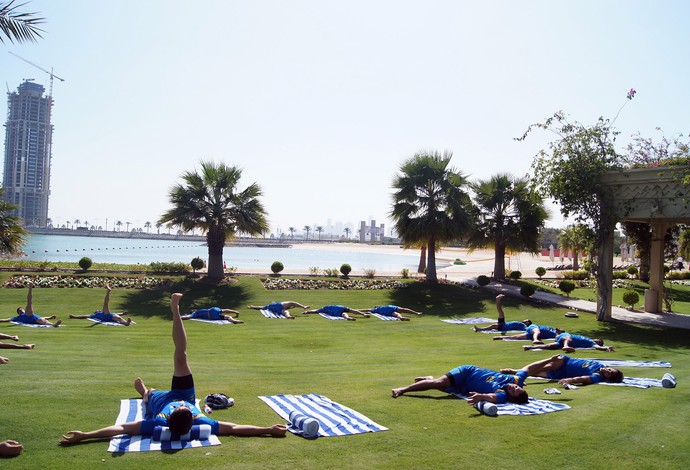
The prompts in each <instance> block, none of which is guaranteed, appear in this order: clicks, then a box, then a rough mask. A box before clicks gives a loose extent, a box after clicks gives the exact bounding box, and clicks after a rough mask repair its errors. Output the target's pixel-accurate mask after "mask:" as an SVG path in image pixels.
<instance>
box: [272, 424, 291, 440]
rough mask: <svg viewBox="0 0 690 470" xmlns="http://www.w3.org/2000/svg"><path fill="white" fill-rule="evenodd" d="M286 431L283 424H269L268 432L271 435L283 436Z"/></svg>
mask: <svg viewBox="0 0 690 470" xmlns="http://www.w3.org/2000/svg"><path fill="white" fill-rule="evenodd" d="M286 432H287V426H285V425H284V424H274V425H273V426H271V430H270V431H269V434H270V435H271V436H273V437H285V433H286Z"/></svg>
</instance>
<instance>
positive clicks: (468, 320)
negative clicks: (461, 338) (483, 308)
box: [441, 317, 496, 325]
mask: <svg viewBox="0 0 690 470" xmlns="http://www.w3.org/2000/svg"><path fill="white" fill-rule="evenodd" d="M441 321H442V322H446V323H454V324H457V325H477V324H479V323H496V320H494V319H492V318H483V317H479V318H451V319H448V320H441Z"/></svg>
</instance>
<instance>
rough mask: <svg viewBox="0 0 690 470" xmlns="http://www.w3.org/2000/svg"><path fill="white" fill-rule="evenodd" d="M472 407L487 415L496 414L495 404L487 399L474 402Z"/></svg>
mask: <svg viewBox="0 0 690 470" xmlns="http://www.w3.org/2000/svg"><path fill="white" fill-rule="evenodd" d="M474 407H475V408H476V409H477V410H479V411H481V412H482V413H484V414H485V415H487V416H496V415H497V414H498V408H497V407H496V405H495V404H493V403H491V402H488V401H480V402H477V403H475V404H474Z"/></svg>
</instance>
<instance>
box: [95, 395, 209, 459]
mask: <svg viewBox="0 0 690 470" xmlns="http://www.w3.org/2000/svg"><path fill="white" fill-rule="evenodd" d="M196 402H197V403H196V404H197V406H199V400H197V401H196ZM144 412H145V405H144V401H143V400H141V399H133V398H132V399H129V400H121V401H120V413H119V414H118V415H117V420H116V421H115V424H123V423H130V422H132V421H140V420H142V419H144ZM218 445H220V440H219V439H218V436H216V435H214V434H211V436H210V437H209V438H208V439H204V440H194V441H154V440H153V439H152V438H151V436H130V435H128V434H121V435H119V436H115V437H113V438H112V439H110V445H109V446H108V452H147V451H149V450H178V449H188V448H191V447H205V446H218Z"/></svg>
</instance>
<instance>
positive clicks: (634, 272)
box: [627, 266, 640, 276]
mask: <svg viewBox="0 0 690 470" xmlns="http://www.w3.org/2000/svg"><path fill="white" fill-rule="evenodd" d="M627 271H628V274H630V275H631V276H637V273H638V272H640V271H639V270H638V269H637V266H628V269H627Z"/></svg>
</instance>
